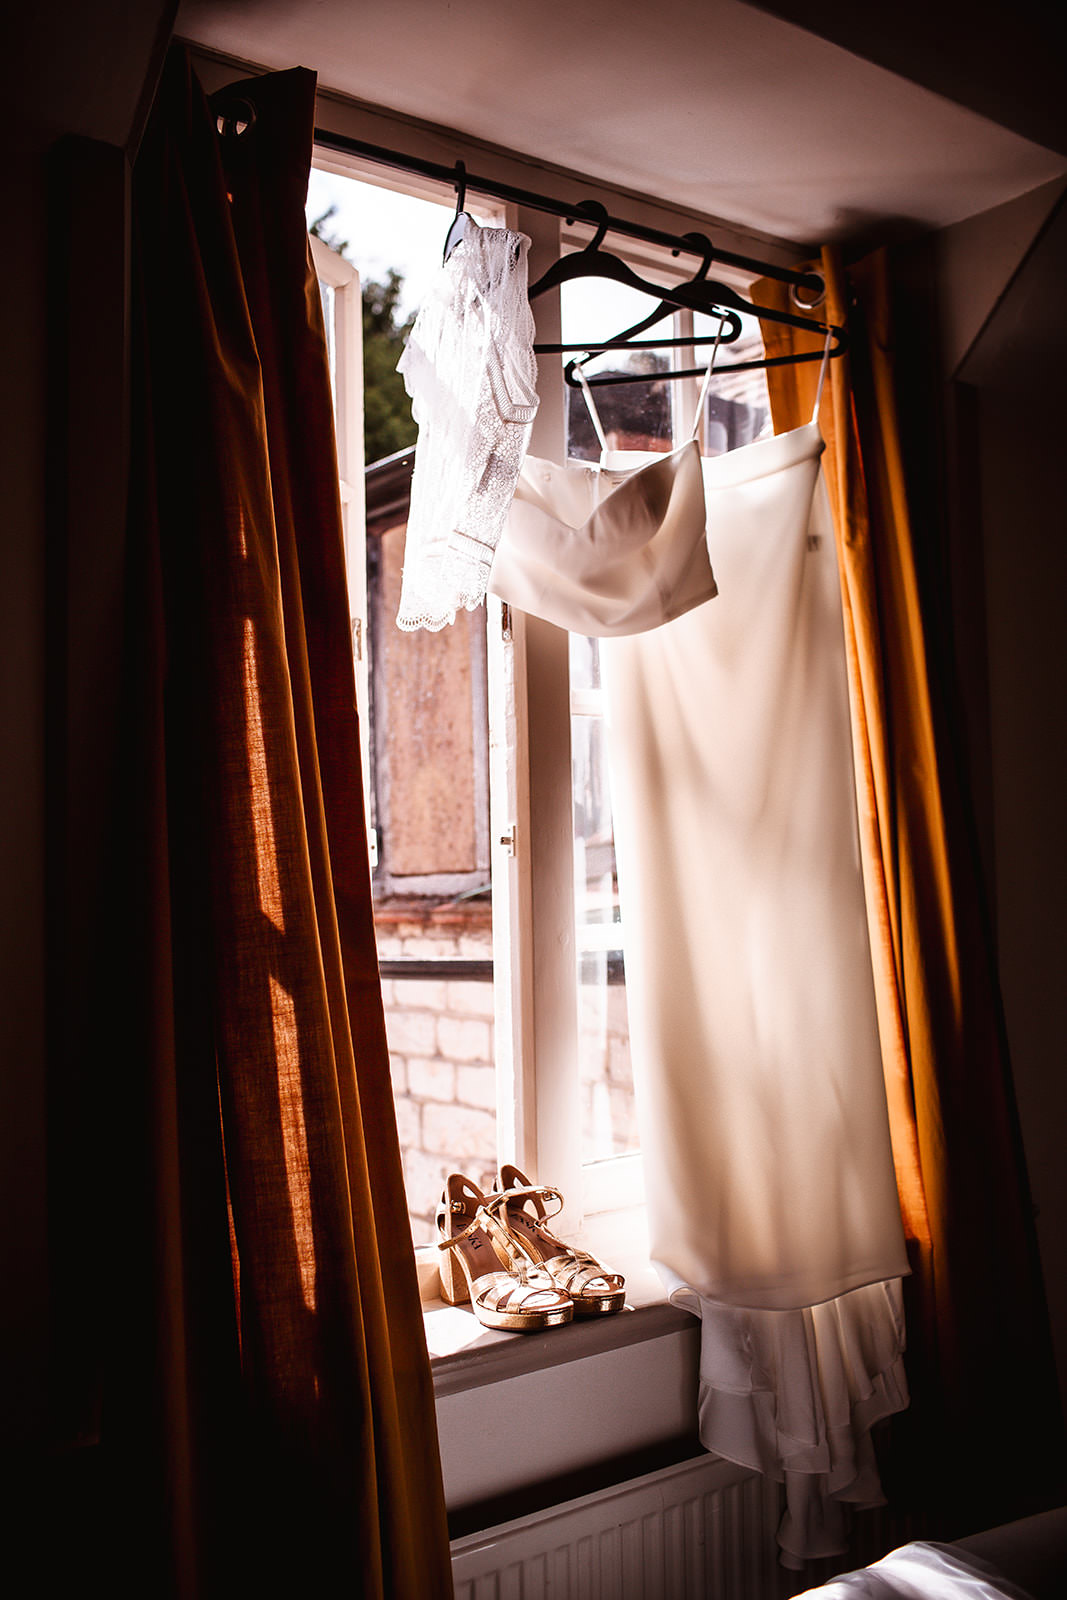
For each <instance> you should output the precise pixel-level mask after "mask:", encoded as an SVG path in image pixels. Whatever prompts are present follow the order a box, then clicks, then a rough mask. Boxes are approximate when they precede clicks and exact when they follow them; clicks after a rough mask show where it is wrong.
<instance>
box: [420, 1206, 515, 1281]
mask: <svg viewBox="0 0 1067 1600" xmlns="http://www.w3.org/2000/svg"><path fill="white" fill-rule="evenodd" d="M454 1204H455V1202H454ZM456 1209H457V1210H459V1209H463V1208H462V1207H461V1206H459V1205H456ZM479 1230H481V1231H482V1232H484V1233H486V1234H488V1236H489V1240H490V1243H491V1244H492V1245H493V1247H494V1249H495V1250H496V1252H497V1254H498V1255H500V1254H501V1252H502V1253H503V1257H504V1259H505V1261H506V1263H507V1269H508V1271H510V1272H511V1273H512V1274H513V1275H514V1276H515V1277H517V1278H520V1279H521V1280H522V1282H523V1283H525V1282H526V1274H527V1272H528V1271H529V1269H530V1267H532V1266H536V1265H537V1263H536V1262H535V1261H534V1259H533V1257H532V1256H530V1255H528V1254H527V1252H526V1251H525V1250H524V1249H523V1247H522V1244H521V1241H520V1240H518V1239H516V1238H515V1236H514V1235H513V1234H512V1233H510V1232H509V1231H508V1229H507V1228H506V1227H504V1225H503V1223H501V1222H500V1221H499V1220H498V1219H497V1218H496V1217H495V1216H494V1215H493V1213H492V1211H491V1210H490V1209H489V1207H488V1205H482V1206H479V1207H478V1210H477V1211H476V1212H475V1214H474V1218H473V1221H471V1222H468V1224H467V1226H466V1227H465V1228H461V1229H460V1231H459V1233H454V1234H452V1236H451V1238H448V1239H440V1240H439V1241H438V1244H437V1248H438V1250H454V1249H456V1247H457V1245H460V1244H462V1242H463V1240H464V1239H469V1238H470V1236H471V1234H472V1233H477V1232H478V1231H479Z"/></svg>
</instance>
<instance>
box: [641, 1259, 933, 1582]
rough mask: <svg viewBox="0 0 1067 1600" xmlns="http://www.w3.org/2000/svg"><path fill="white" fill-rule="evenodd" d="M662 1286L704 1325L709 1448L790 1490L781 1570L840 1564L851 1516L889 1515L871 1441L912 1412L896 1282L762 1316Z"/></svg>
mask: <svg viewBox="0 0 1067 1600" xmlns="http://www.w3.org/2000/svg"><path fill="white" fill-rule="evenodd" d="M661 1275H662V1276H663V1277H664V1278H665V1279H666V1280H667V1287H668V1290H669V1293H670V1298H671V1299H672V1300H673V1301H674V1302H675V1304H677V1305H681V1306H684V1307H685V1309H686V1310H688V1311H692V1312H694V1313H695V1315H697V1316H699V1317H700V1319H701V1355H700V1389H699V1402H698V1411H699V1434H700V1441H701V1443H702V1444H703V1445H704V1447H705V1449H707V1450H710V1451H713V1452H714V1453H715V1454H716V1455H719V1456H723V1457H725V1458H726V1459H727V1460H729V1461H736V1462H737V1463H738V1464H739V1465H741V1466H747V1467H751V1468H752V1469H753V1470H755V1471H757V1472H761V1473H765V1474H766V1475H767V1476H768V1477H771V1478H774V1479H775V1480H777V1481H778V1482H780V1483H783V1484H784V1485H785V1497H786V1509H785V1513H784V1515H783V1517H782V1520H781V1523H780V1525H779V1528H778V1544H779V1547H780V1551H781V1561H782V1564H783V1565H784V1566H788V1567H793V1568H800V1567H801V1566H802V1565H803V1563H804V1562H805V1561H808V1560H812V1559H814V1558H816V1557H819V1556H825V1555H837V1554H840V1553H841V1552H842V1551H843V1550H844V1549H845V1548H846V1547H847V1543H848V1525H847V1513H846V1510H845V1507H846V1506H848V1505H851V1506H853V1507H856V1508H863V1507H869V1506H877V1505H884V1504H885V1497H884V1495H883V1493H882V1486H881V1481H880V1479H879V1476H878V1467H877V1463H876V1461H875V1457H874V1449H873V1446H872V1444H871V1440H870V1430H871V1428H872V1427H873V1426H874V1425H875V1423H876V1422H880V1421H881V1420H882V1419H883V1418H884V1417H888V1416H891V1415H892V1414H893V1413H894V1412H897V1411H903V1410H904V1409H905V1408H906V1406H907V1405H908V1386H907V1378H906V1376H905V1372H904V1362H903V1351H904V1315H903V1303H902V1295H901V1284H900V1280H899V1279H890V1280H887V1281H886V1282H884V1283H875V1284H868V1285H866V1286H864V1287H863V1288H859V1289H851V1290H849V1292H848V1293H847V1294H843V1295H840V1296H839V1297H838V1298H837V1299H835V1300H828V1301H824V1302H823V1303H822V1304H821V1305H817V1306H806V1307H802V1308H800V1309H799V1310H787V1311H758V1310H751V1309H739V1308H737V1307H732V1306H723V1305H720V1304H717V1303H715V1302H713V1301H711V1300H708V1299H706V1298H705V1297H704V1296H702V1295H699V1294H697V1293H696V1292H695V1291H694V1290H692V1289H690V1288H689V1287H688V1286H687V1285H685V1284H679V1282H678V1280H677V1278H675V1277H674V1276H673V1274H669V1273H667V1272H664V1271H663V1269H661Z"/></svg>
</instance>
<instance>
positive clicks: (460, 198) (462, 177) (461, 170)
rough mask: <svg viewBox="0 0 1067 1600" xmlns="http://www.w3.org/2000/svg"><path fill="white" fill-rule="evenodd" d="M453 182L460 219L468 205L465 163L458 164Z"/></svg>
mask: <svg viewBox="0 0 1067 1600" xmlns="http://www.w3.org/2000/svg"><path fill="white" fill-rule="evenodd" d="M452 182H453V183H454V184H455V186H456V216H457V217H458V216H459V214H460V212H461V211H462V210H463V207H464V206H465V205H466V203H467V167H466V163H465V162H463V161H457V162H456V170H455V174H454V176H453V179H452Z"/></svg>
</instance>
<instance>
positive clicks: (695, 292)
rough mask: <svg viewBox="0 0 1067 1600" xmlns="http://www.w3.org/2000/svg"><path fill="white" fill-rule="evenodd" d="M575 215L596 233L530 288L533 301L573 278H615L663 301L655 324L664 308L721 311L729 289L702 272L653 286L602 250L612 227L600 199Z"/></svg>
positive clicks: (548, 348)
mask: <svg viewBox="0 0 1067 1600" xmlns="http://www.w3.org/2000/svg"><path fill="white" fill-rule="evenodd" d="M575 215H576V216H577V215H581V216H583V217H587V218H589V219H590V220H592V221H593V222H595V223H596V233H595V234H594V236H593V238H592V240H591V241H590V243H589V244H587V245H586V246H585V248H584V249H582V250H575V251H573V252H572V253H570V254H568V255H565V256H561V257H560V259H559V260H558V261H554V262H553V263H552V265H551V266H550V267H549V269H548V271H547V272H545V273H544V274H543V275H542V276H541V277H540V278H538V280H537V282H536V283H534V284H532V285H531V286H530V289H529V291H528V292H529V298H530V299H531V300H534V299H536V297H537V296H538V295H539V294H544V293H545V292H546V290H548V289H555V288H556V287H557V286H558V285H559V284H561V283H568V282H569V281H570V280H571V279H573V278H613V279H614V280H615V282H616V283H623V284H626V285H627V287H628V288H631V289H637V290H638V292H639V293H641V294H647V295H648V296H649V297H650V298H651V299H653V300H658V301H659V302H660V306H659V307H658V308H657V310H656V311H655V312H653V313H652V321H657V320H658V319H659V318H660V317H662V316H666V314H667V312H666V310H665V309H663V308H664V307H667V306H671V307H674V306H684V307H688V308H689V309H690V310H691V311H709V310H713V309H714V310H718V302H719V299H720V297H721V292H722V291H724V290H725V285H724V284H718V283H715V282H713V281H709V280H707V279H705V278H704V277H703V276H702V274H700V273H699V272H698V275H697V276H696V277H695V278H687V279H686V281H685V282H684V283H677V284H672V285H671V286H670V287H669V288H665V287H664V285H663V284H661V283H651V282H650V281H649V280H648V279H647V278H642V277H640V276H639V274H638V273H636V272H635V271H634V269H633V268H632V267H631V266H628V265H627V263H626V262H625V261H623V260H622V259H621V257H619V256H614V255H612V254H611V251H610V250H602V249H601V248H600V247H601V245H602V244H603V242H604V235H605V234H606V233H607V231H608V228H609V226H610V224H611V218H610V217H609V216H608V213H607V211H606V209H605V208H604V206H602V205H601V204H600V201H599V200H583V201H582V204H581V207H580V209H579V208H577V207H576V208H575ZM687 237H688V236H687ZM701 238H703V235H701ZM708 265H710V259H709V261H708ZM727 292H729V291H727ZM647 326H651V322H648V323H647ZM588 348H589V347H588V345H584V346H583V345H576V344H566V345H559V344H544V345H541V344H539V345H535V346H534V349H535V350H537V351H538V353H539V354H550V353H553V354H557V355H558V354H561V353H563V352H565V351H568V350H580V349H588Z"/></svg>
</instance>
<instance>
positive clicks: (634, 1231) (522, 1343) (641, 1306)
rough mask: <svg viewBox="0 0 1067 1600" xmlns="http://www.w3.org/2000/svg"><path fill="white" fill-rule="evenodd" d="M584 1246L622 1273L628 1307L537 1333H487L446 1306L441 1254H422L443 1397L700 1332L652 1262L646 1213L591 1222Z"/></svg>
mask: <svg viewBox="0 0 1067 1600" xmlns="http://www.w3.org/2000/svg"><path fill="white" fill-rule="evenodd" d="M581 1242H582V1244H583V1245H584V1247H585V1248H586V1249H587V1250H590V1251H592V1252H593V1254H595V1255H596V1256H597V1258H598V1259H599V1260H602V1261H603V1262H604V1263H605V1264H606V1265H609V1266H610V1267H612V1268H613V1269H614V1270H617V1271H619V1272H621V1273H622V1274H623V1276H624V1277H625V1279H626V1305H625V1307H624V1308H623V1310H622V1311H620V1312H617V1313H615V1314H614V1315H610V1316H605V1317H583V1318H581V1319H578V1318H576V1319H575V1320H574V1321H573V1322H571V1323H569V1324H567V1325H566V1326H565V1327H562V1328H550V1329H547V1330H546V1331H545V1332H544V1333H537V1334H523V1333H505V1332H502V1331H499V1330H496V1329H491V1328H485V1327H483V1326H482V1324H481V1323H480V1322H479V1321H478V1319H477V1317H476V1316H475V1315H474V1312H473V1311H472V1310H471V1308H470V1306H469V1305H467V1306H450V1305H448V1304H446V1302H445V1301H444V1300H442V1299H441V1297H440V1278H439V1275H438V1270H437V1261H438V1251H437V1247H436V1246H435V1245H429V1246H423V1247H421V1248H420V1249H418V1250H417V1251H416V1253H415V1254H416V1261H417V1264H418V1271H419V1287H420V1290H421V1293H422V1302H423V1321H424V1324H425V1328H426V1344H427V1348H428V1350H429V1353H430V1363H431V1367H432V1370H433V1380H434V1392H435V1394H437V1395H438V1397H443V1396H444V1395H449V1394H455V1393H457V1392H459V1391H462V1390H464V1389H473V1388H478V1387H480V1386H482V1385H483V1384H487V1383H501V1382H504V1381H506V1380H507V1379H509V1378H513V1377H518V1376H520V1375H521V1374H523V1373H527V1372H533V1371H544V1370H545V1369H546V1368H549V1367H553V1366H559V1365H562V1364H564V1363H567V1362H571V1361H579V1360H584V1359H588V1358H592V1357H594V1356H597V1355H600V1354H602V1353H603V1352H605V1351H608V1350H615V1349H622V1348H624V1347H625V1346H627V1345H634V1344H640V1343H643V1342H645V1341H646V1340H650V1339H657V1338H663V1337H666V1336H668V1335H670V1334H675V1333H678V1332H680V1331H682V1330H684V1329H686V1328H690V1327H692V1326H693V1325H694V1323H695V1318H693V1317H692V1316H691V1314H690V1313H689V1312H687V1311H683V1310H681V1309H680V1308H679V1307H677V1306H672V1305H671V1304H670V1303H669V1302H668V1301H667V1297H666V1295H665V1293H664V1290H663V1285H662V1284H661V1282H660V1280H659V1276H658V1274H657V1273H656V1271H655V1269H654V1267H653V1266H652V1265H651V1263H650V1262H649V1259H648V1242H647V1235H646V1231H645V1226H644V1215H643V1208H641V1209H639V1210H634V1211H628V1212H618V1211H617V1212H610V1213H604V1214H602V1215H600V1216H596V1217H588V1218H586V1222H585V1226H584V1228H583V1231H582V1239H581Z"/></svg>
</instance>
